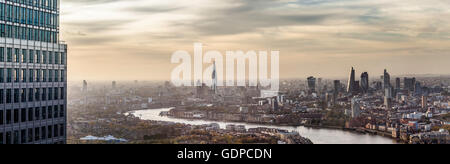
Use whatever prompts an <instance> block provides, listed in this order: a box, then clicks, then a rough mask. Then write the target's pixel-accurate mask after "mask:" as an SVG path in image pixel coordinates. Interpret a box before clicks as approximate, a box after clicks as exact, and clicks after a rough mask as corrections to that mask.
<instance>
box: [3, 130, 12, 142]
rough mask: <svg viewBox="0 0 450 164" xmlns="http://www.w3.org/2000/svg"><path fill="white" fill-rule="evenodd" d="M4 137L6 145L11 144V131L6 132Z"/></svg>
mask: <svg viewBox="0 0 450 164" xmlns="http://www.w3.org/2000/svg"><path fill="white" fill-rule="evenodd" d="M5 138H6V142H5V143H6V144H7V145H10V144H11V139H12V136H11V132H6V136H5Z"/></svg>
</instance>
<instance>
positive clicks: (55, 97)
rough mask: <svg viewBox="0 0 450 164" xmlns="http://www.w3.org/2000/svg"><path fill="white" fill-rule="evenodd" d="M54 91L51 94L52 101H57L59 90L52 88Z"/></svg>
mask: <svg viewBox="0 0 450 164" xmlns="http://www.w3.org/2000/svg"><path fill="white" fill-rule="evenodd" d="M53 90H54V91H55V93H54V94H53V96H54V99H55V100H58V99H59V97H58V96H59V88H54V89H53Z"/></svg>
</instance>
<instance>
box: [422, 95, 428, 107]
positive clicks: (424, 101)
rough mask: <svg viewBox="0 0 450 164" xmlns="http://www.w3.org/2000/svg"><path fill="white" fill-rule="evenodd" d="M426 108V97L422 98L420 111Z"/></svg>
mask: <svg viewBox="0 0 450 164" xmlns="http://www.w3.org/2000/svg"><path fill="white" fill-rule="evenodd" d="M427 108H428V99H427V96H422V109H427Z"/></svg>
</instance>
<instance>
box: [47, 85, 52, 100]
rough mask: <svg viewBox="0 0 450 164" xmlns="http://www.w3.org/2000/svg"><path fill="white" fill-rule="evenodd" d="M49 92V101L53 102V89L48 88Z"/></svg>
mask: <svg viewBox="0 0 450 164" xmlns="http://www.w3.org/2000/svg"><path fill="white" fill-rule="evenodd" d="M47 90H48V96H47V98H48V100H53V88H47Z"/></svg>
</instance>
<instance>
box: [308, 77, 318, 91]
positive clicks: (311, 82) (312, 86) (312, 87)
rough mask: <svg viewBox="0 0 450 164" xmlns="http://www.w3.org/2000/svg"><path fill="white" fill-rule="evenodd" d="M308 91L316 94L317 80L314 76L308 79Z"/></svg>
mask: <svg viewBox="0 0 450 164" xmlns="http://www.w3.org/2000/svg"><path fill="white" fill-rule="evenodd" d="M307 81H308V89H309V92H311V93H312V92H316V78H315V77H313V76H310V77H308V79H307Z"/></svg>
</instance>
